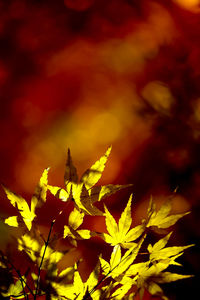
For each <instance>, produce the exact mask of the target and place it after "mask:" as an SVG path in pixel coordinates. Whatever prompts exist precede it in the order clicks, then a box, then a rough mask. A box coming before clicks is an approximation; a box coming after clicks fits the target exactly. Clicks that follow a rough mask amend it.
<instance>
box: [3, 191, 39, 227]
mask: <svg viewBox="0 0 200 300" xmlns="http://www.w3.org/2000/svg"><path fill="white" fill-rule="evenodd" d="M4 190H5V192H6V195H7V197H8V199H9V200H10V203H11V204H12V205H13V206H14V207H16V208H17V209H18V211H19V213H20V214H21V216H22V218H23V221H24V223H25V224H26V226H27V228H28V230H31V227H32V221H33V220H34V218H35V216H36V215H35V212H34V211H31V210H30V208H29V206H28V204H27V202H26V200H24V199H23V198H22V197H21V196H18V195H16V194H15V193H13V192H11V191H10V190H9V189H8V188H6V187H4Z"/></svg>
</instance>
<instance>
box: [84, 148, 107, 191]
mask: <svg viewBox="0 0 200 300" xmlns="http://www.w3.org/2000/svg"><path fill="white" fill-rule="evenodd" d="M110 152H111V147H109V148H108V150H107V151H106V153H105V154H104V155H103V156H102V157H101V158H100V159H99V160H98V161H96V162H95V163H94V164H93V165H92V166H91V167H90V169H87V170H86V171H85V173H84V174H83V175H82V177H81V180H80V181H81V182H83V183H84V184H85V186H86V188H87V189H89V188H91V187H92V186H94V185H95V184H96V183H97V182H98V181H99V179H100V178H101V175H102V172H103V170H104V168H105V164H106V162H107V159H108V156H109V154H110Z"/></svg>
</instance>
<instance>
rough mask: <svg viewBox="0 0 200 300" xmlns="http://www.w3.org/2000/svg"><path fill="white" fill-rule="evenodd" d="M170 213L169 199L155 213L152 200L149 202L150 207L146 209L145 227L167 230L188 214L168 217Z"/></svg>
mask: <svg viewBox="0 0 200 300" xmlns="http://www.w3.org/2000/svg"><path fill="white" fill-rule="evenodd" d="M170 211H171V199H169V200H168V201H166V202H165V203H164V204H163V205H162V206H161V207H160V209H159V210H158V211H156V206H155V203H154V202H153V200H151V201H150V206H149V209H148V222H147V227H153V226H154V227H155V226H156V227H158V228H162V229H163V228H168V227H170V226H172V225H174V224H175V223H176V222H177V221H178V220H179V219H180V218H182V217H183V216H185V215H187V214H188V213H189V212H186V213H181V214H174V215H170V216H169V215H168V214H169V213H170Z"/></svg>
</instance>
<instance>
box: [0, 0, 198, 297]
mask: <svg viewBox="0 0 200 300" xmlns="http://www.w3.org/2000/svg"><path fill="white" fill-rule="evenodd" d="M0 97H1V98H0V126H1V127H0V128H1V130H0V141H1V143H0V168H1V171H0V182H2V183H4V184H5V185H6V186H8V187H9V188H10V189H12V190H14V191H16V192H17V193H19V194H21V195H23V196H25V197H27V199H29V198H30V197H31V194H32V192H33V190H34V187H35V185H36V183H37V181H38V179H39V177H40V176H41V174H42V171H43V169H44V168H46V167H48V166H50V167H51V171H50V175H49V182H50V183H51V184H54V185H62V184H63V173H64V164H65V159H66V152H67V148H68V147H69V148H70V149H71V153H72V157H73V161H74V164H75V165H76V166H77V169H78V172H79V174H80V175H81V173H82V172H83V171H84V170H85V169H86V168H88V167H89V166H90V165H91V164H92V163H93V162H94V161H96V160H97V159H98V158H99V157H100V156H101V155H102V154H103V153H104V152H105V150H106V149H107V147H108V146H109V145H111V144H112V146H113V148H112V153H111V156H110V160H109V162H108V164H107V168H106V170H105V172H104V176H103V178H102V180H101V183H104V184H108V183H120V184H127V183H133V188H132V189H131V191H130V190H129V191H127V192H124V193H119V195H118V196H116V197H114V198H112V199H111V200H110V201H109V200H107V202H106V204H107V205H108V207H109V208H110V209H111V210H112V212H113V214H114V215H115V216H116V217H117V216H119V215H120V213H121V210H122V209H123V207H124V206H125V204H126V201H127V199H128V196H129V194H130V192H133V193H134V202H135V204H134V205H135V206H134V209H135V211H134V218H135V219H134V223H135V224H137V223H139V222H140V221H141V218H142V217H144V216H145V210H146V208H147V205H148V200H149V196H150V195H153V197H154V198H155V201H156V202H157V203H158V204H159V203H161V202H163V201H164V199H165V198H166V197H167V196H169V195H170V194H171V193H172V192H173V191H174V189H176V188H177V187H178V191H177V194H176V196H175V197H174V201H173V211H174V212H184V211H187V210H191V211H192V213H191V214H190V215H189V216H187V217H185V219H184V220H182V221H180V222H179V223H178V225H177V226H176V235H175V237H176V243H177V244H180V245H181V244H189V243H196V244H197V245H198V244H199V237H200V229H199V228H200V222H199V212H200V204H199V198H200V155H199V153H200V5H199V1H197V0H174V1H172V0H168V1H156V0H155V1H152V0H141V1H137V0H109V1H107V0H65V1H63V0H57V1H53V0H42V1H37V0H31V1H25V0H10V1H9V0H7V1H4V0H1V1H0ZM0 196H1V214H2V215H3V216H4V215H7V214H8V212H9V211H10V206H9V203H8V201H7V199H6V197H5V195H4V193H3V191H2V190H1V192H0ZM58 206H59V204H58ZM88 222H89V221H88ZM47 223H48V221H47V219H45V218H44V220H43V225H44V226H45V225H48V224H47ZM88 224H89V223H88ZM90 225H91V226H94V227H95V226H96V227H95V229H96V230H98V229H99V228H101V226H102V223H101V220H100V221H99V222H98V221H97V222H95V224H90ZM0 230H1V237H0V240H1V244H4V243H6V242H7V239H8V238H7V231H6V229H5V226H3V224H2V225H1V227H0ZM85 251H86V252H87V249H85ZM189 252H190V253H189ZM199 270H200V262H199V254H198V250H197V249H194V250H190V251H188V253H187V254H185V258H184V271H185V272H186V273H187V272H188V273H192V274H197V275H196V278H198V274H199ZM196 282H197V279H194V280H188V282H186V281H184V283H183V282H181V283H179V282H178V283H176V284H172V287H171V288H170V287H169V293H171V298H172V299H188V298H190V296H191V291H192V290H194V289H195V284H196ZM174 291H176V292H174Z"/></svg>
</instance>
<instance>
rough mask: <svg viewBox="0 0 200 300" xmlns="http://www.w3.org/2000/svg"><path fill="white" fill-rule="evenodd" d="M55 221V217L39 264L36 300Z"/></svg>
mask: <svg viewBox="0 0 200 300" xmlns="http://www.w3.org/2000/svg"><path fill="white" fill-rule="evenodd" d="M54 223H55V219H54V220H53V221H52V222H51V227H50V230H49V234H48V237H47V241H46V242H45V247H44V252H43V254H42V259H41V262H40V266H39V269H38V278H37V283H36V290H35V294H34V300H36V297H37V294H38V289H39V284H40V273H41V269H42V264H43V261H44V257H45V253H46V250H47V247H48V244H49V240H50V236H51V232H52V229H53V225H54Z"/></svg>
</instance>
